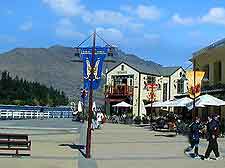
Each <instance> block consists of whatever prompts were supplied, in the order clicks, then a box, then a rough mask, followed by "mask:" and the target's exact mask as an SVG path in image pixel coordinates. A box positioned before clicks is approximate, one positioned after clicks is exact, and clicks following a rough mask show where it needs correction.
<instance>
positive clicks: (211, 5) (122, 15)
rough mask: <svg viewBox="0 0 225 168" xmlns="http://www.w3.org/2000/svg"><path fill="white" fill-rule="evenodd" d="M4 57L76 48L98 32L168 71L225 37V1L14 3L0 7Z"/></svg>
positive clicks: (50, 0)
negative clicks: (25, 51)
mask: <svg viewBox="0 0 225 168" xmlns="http://www.w3.org/2000/svg"><path fill="white" fill-rule="evenodd" d="M0 19H1V20H2V24H1V28H0V52H5V51H8V50H10V49H13V48H16V47H49V46H52V45H56V44H59V45H65V46H71V47H74V46H76V45H77V44H78V43H79V42H80V41H82V40H83V39H85V38H86V37H87V36H88V35H89V34H90V33H91V32H92V31H93V30H94V29H96V30H97V32H98V33H99V34H100V35H101V36H102V37H103V38H105V39H106V40H107V41H108V42H109V43H111V44H114V45H116V46H118V47H119V48H120V49H122V50H123V51H125V52H128V53H133V54H136V55H138V56H140V57H141V58H144V59H147V60H152V61H155V62H157V63H160V64H162V65H165V66H174V65H182V66H184V67H185V66H187V65H188V63H187V60H188V59H189V58H190V57H191V54H192V53H193V52H195V51H197V50H199V49H201V48H202V47H205V46H207V45H209V44H210V43H212V42H214V41H217V40H219V39H222V38H224V37H225V0H188V1H180V0H30V1H27V0H13V2H12V1H3V2H1V6H0Z"/></svg>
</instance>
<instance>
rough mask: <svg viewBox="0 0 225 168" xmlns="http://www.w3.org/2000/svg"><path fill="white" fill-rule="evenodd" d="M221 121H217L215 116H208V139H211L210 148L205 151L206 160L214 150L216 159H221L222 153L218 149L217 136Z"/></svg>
mask: <svg viewBox="0 0 225 168" xmlns="http://www.w3.org/2000/svg"><path fill="white" fill-rule="evenodd" d="M219 132H220V130H219V123H218V121H216V120H215V119H214V118H213V116H209V117H208V123H207V140H208V141H209V144H208V148H207V150H206V152H205V160H209V156H210V153H211V152H212V151H213V152H214V154H215V156H216V160H219V159H220V154H219V151H218V143H217V138H218V136H219Z"/></svg>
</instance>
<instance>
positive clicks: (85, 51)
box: [81, 47, 109, 90]
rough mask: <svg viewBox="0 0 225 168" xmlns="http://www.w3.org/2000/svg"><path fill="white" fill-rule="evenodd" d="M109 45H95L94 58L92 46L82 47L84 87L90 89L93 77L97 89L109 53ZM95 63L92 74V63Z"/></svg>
mask: <svg viewBox="0 0 225 168" xmlns="http://www.w3.org/2000/svg"><path fill="white" fill-rule="evenodd" d="M108 50H109V48H107V47H95V55H94V58H92V47H84V48H81V56H82V59H83V78H84V88H85V89H87V90H89V89H90V81H91V79H93V85H92V86H93V89H97V88H98V87H99V85H100V82H101V76H102V68H103V63H104V59H105V57H106V55H107V53H108ZM92 60H93V61H94V64H93V68H94V69H93V75H92V74H91V63H92Z"/></svg>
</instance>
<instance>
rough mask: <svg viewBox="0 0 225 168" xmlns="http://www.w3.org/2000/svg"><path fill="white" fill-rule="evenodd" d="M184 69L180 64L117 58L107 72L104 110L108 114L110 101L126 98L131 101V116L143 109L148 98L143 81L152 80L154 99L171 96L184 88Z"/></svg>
mask: <svg viewBox="0 0 225 168" xmlns="http://www.w3.org/2000/svg"><path fill="white" fill-rule="evenodd" d="M184 79H185V71H184V69H183V68H182V67H162V66H160V65H158V66H156V65H153V64H152V66H148V67H146V66H143V65H133V64H132V65H131V64H127V63H125V62H121V63H120V64H118V65H116V66H115V67H114V68H112V69H111V70H109V71H108V72H107V80H106V99H105V102H106V113H107V114H112V111H113V110H114V109H113V108H112V105H114V104H116V103H119V102H121V101H126V102H127V103H130V104H131V105H133V108H132V112H133V115H135V116H142V114H145V113H146V110H145V107H144V104H146V103H147V102H148V98H147V94H148V91H147V87H146V84H149V83H156V84H157V85H158V87H157V90H156V101H166V100H172V99H174V97H175V96H177V95H179V94H183V93H185V92H186V91H187V84H186V81H185V80H184Z"/></svg>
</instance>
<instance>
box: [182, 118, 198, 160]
mask: <svg viewBox="0 0 225 168" xmlns="http://www.w3.org/2000/svg"><path fill="white" fill-rule="evenodd" d="M189 128H190V135H189V141H190V144H191V146H190V147H188V148H187V149H186V150H185V152H190V151H192V150H193V149H194V153H195V157H199V155H198V145H199V139H200V129H201V124H200V118H199V117H196V118H195V121H194V122H193V123H191V125H190V126H189Z"/></svg>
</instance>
